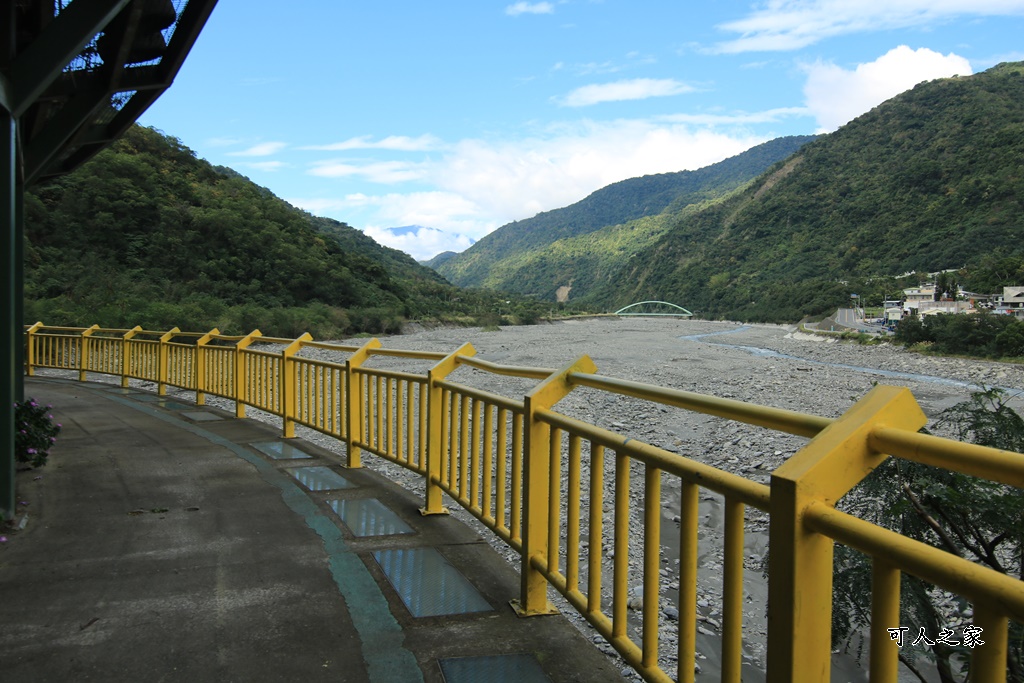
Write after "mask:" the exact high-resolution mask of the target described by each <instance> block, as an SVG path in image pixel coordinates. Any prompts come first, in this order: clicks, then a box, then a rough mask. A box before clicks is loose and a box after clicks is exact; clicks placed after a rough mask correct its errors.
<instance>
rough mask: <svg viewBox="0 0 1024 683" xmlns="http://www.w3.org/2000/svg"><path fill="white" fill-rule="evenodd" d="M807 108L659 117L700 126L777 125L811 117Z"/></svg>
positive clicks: (661, 119) (779, 108) (659, 118)
mask: <svg viewBox="0 0 1024 683" xmlns="http://www.w3.org/2000/svg"><path fill="white" fill-rule="evenodd" d="M810 114H811V111H810V110H809V109H808V108H807V107H778V108H776V109H765V110H764V111H752V112H745V111H740V112H733V113H731V114H713V113H704V114H668V115H666V116H660V117H658V120H659V121H669V122H674V123H690V124H694V125H700V126H739V125H750V124H754V123H775V122H777V121H782V120H783V119H786V118H790V117H794V116H809V115H810Z"/></svg>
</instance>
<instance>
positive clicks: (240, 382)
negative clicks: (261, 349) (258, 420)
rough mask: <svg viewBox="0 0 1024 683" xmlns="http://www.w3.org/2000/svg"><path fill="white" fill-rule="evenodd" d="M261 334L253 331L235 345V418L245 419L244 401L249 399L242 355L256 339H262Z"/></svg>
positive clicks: (243, 355)
mask: <svg viewBox="0 0 1024 683" xmlns="http://www.w3.org/2000/svg"><path fill="white" fill-rule="evenodd" d="M262 336H263V333H262V332H260V331H259V330H253V331H252V332H250V333H249V334H248V335H246V336H244V337H242V338H241V339H239V340H238V342H237V343H236V344H235V395H234V396H233V398H234V399H235V417H245V400H246V399H247V398H248V397H249V392H248V387H249V382H248V379H249V378H248V377H246V372H245V369H246V365H247V364H246V362H245V354H244V353H242V352H243V351H245V350H246V349H247V348H249V345H250V344H252V343H253V342H254V341H256V339H257V338H259V337H262Z"/></svg>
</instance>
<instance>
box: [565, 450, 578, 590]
mask: <svg viewBox="0 0 1024 683" xmlns="http://www.w3.org/2000/svg"><path fill="white" fill-rule="evenodd" d="M568 470H569V471H568V488H567V491H566V493H567V495H568V499H567V500H566V507H565V509H566V517H565V584H566V589H567V590H569V591H573V592H574V591H577V590H579V586H580V437H579V436H578V435H576V434H570V435H569V465H568Z"/></svg>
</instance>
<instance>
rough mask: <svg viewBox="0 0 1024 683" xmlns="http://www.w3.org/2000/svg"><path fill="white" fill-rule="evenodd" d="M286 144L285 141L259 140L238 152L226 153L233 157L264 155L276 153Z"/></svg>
mask: <svg viewBox="0 0 1024 683" xmlns="http://www.w3.org/2000/svg"><path fill="white" fill-rule="evenodd" d="M287 146H288V145H287V143H284V142H261V143H259V144H257V145H253V146H252V147H250V148H248V149H243V150H242V151H240V152H228V155H230V156H233V157H266V156H270V155H271V154H277V153H278V152H280V151H281V150H282V149H284V148H285V147H287Z"/></svg>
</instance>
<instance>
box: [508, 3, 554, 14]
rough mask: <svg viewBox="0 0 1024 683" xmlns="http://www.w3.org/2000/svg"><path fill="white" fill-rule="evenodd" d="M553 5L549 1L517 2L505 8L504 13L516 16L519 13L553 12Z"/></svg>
mask: <svg viewBox="0 0 1024 683" xmlns="http://www.w3.org/2000/svg"><path fill="white" fill-rule="evenodd" d="M554 12H555V6H554V5H553V4H551V3H550V2H517V3H514V4H512V5H509V6H508V7H506V8H505V14H507V15H509V16H510V17H518V16H519V15H520V14H554Z"/></svg>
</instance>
